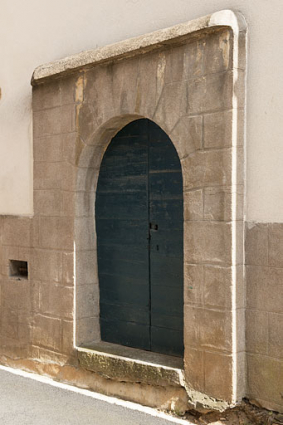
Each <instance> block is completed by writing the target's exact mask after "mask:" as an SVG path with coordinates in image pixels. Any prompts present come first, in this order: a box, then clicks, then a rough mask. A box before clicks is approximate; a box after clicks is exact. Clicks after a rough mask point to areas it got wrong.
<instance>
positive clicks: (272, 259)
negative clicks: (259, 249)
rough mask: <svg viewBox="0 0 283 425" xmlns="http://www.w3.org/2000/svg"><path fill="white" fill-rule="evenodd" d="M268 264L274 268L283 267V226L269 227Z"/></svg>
mask: <svg viewBox="0 0 283 425" xmlns="http://www.w3.org/2000/svg"><path fill="white" fill-rule="evenodd" d="M268 243H269V245H268V247H269V251H268V262H269V265H270V266H272V267H283V224H282V223H273V224H269V226H268Z"/></svg>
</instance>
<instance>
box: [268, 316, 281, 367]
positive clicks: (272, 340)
mask: <svg viewBox="0 0 283 425" xmlns="http://www.w3.org/2000/svg"><path fill="white" fill-rule="evenodd" d="M268 354H269V356H271V357H275V358H277V359H282V360H283V312H282V311H281V314H277V313H269V314H268Z"/></svg>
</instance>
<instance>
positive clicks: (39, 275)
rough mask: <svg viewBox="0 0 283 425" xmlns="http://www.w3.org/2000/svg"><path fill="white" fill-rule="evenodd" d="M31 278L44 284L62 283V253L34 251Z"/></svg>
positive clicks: (42, 250) (43, 250)
mask: <svg viewBox="0 0 283 425" xmlns="http://www.w3.org/2000/svg"><path fill="white" fill-rule="evenodd" d="M31 278H32V279H35V280H41V281H45V282H50V281H51V282H52V281H53V282H57V283H59V282H61V281H62V253H61V252H59V251H50V250H45V249H35V250H34V253H33V267H32V269H31Z"/></svg>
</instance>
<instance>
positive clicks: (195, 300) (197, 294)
mask: <svg viewBox="0 0 283 425" xmlns="http://www.w3.org/2000/svg"><path fill="white" fill-rule="evenodd" d="M184 304H196V305H198V306H201V305H202V304H203V266H202V265H199V264H184Z"/></svg>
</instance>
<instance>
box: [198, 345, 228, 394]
mask: <svg viewBox="0 0 283 425" xmlns="http://www.w3.org/2000/svg"><path fill="white" fill-rule="evenodd" d="M232 372H233V362H232V356H229V355H225V354H222V353H213V352H205V353H204V374H205V378H204V379H205V393H206V394H207V395H210V396H212V397H215V398H217V399H220V400H225V401H227V402H229V401H232V397H233V382H232V379H233V373H232Z"/></svg>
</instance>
